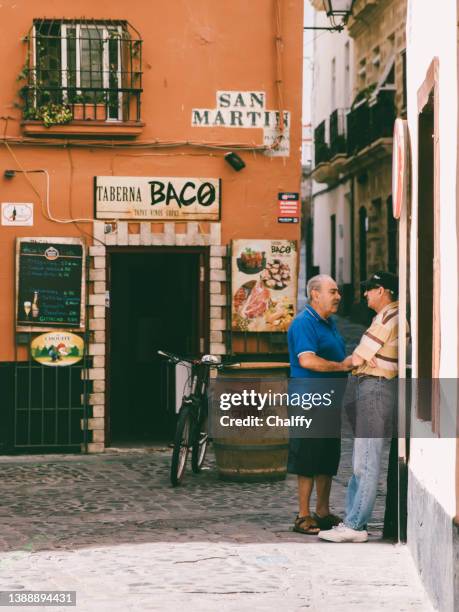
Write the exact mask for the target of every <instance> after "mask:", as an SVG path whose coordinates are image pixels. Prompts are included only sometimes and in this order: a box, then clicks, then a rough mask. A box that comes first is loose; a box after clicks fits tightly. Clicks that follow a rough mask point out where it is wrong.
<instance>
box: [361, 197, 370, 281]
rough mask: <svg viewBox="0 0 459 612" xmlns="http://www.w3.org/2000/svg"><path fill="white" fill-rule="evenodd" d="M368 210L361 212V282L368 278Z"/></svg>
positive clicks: (363, 208)
mask: <svg viewBox="0 0 459 612" xmlns="http://www.w3.org/2000/svg"><path fill="white" fill-rule="evenodd" d="M367 231H368V217H367V209H366V208H365V206H362V207H361V208H360V210H359V262H360V270H359V272H360V282H362V281H364V280H365V279H366V278H367Z"/></svg>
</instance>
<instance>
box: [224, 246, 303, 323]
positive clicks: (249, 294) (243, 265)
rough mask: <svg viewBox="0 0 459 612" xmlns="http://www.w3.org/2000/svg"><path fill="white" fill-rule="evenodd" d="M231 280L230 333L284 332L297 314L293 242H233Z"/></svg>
mask: <svg viewBox="0 0 459 612" xmlns="http://www.w3.org/2000/svg"><path fill="white" fill-rule="evenodd" d="M231 278H232V286H231V296H232V329H233V331H253V332H285V331H287V329H288V327H289V325H290V323H291V321H292V319H293V317H294V316H295V313H296V293H297V243H296V241H293V240H249V239H244V240H234V241H233V243H232V275H231Z"/></svg>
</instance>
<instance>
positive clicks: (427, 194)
mask: <svg viewBox="0 0 459 612" xmlns="http://www.w3.org/2000/svg"><path fill="white" fill-rule="evenodd" d="M418 132H419V136H418V211H419V212H418V219H419V222H418V278H417V285H418V319H417V325H418V329H417V338H418V356H417V357H418V364H417V365H418V378H422V379H426V380H429V379H431V378H432V372H433V359H432V358H433V354H432V353H433V348H432V346H433V318H434V229H435V214H434V212H435V209H434V199H435V194H434V179H435V176H434V173H435V166H434V164H435V150H434V96H433V94H432V95H431V96H430V98H429V101H428V103H427V105H426V106H425V107H424V109H423V111H422V112H421V113H420V115H419V123H418ZM428 387H429V388H428V389H427V391H426V392H425V393H424V392H423V393H422V397H419V400H420V401H419V402H418V404H417V410H418V418H420V419H423V420H426V421H430V420H431V419H432V397H431V388H430V385H429V386H428Z"/></svg>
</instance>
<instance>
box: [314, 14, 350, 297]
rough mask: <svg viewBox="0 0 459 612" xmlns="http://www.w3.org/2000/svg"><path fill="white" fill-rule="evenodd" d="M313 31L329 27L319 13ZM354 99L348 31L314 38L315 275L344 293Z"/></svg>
mask: <svg viewBox="0 0 459 612" xmlns="http://www.w3.org/2000/svg"><path fill="white" fill-rule="evenodd" d="M314 25H315V26H316V27H326V26H329V25H330V22H329V20H328V18H327V17H326V15H325V12H324V11H323V10H322V11H316V12H315V21H314ZM319 32H320V31H319ZM352 95H353V42H352V40H351V39H350V38H349V37H348V35H347V34H346V31H343V32H341V33H339V34H336V33H328V32H325V31H324V32H320V33H318V34H317V35H316V38H315V40H314V73H313V86H312V127H313V140H314V164H313V168H314V169H313V173H312V178H313V179H314V181H313V195H312V201H313V205H312V211H313V213H312V214H313V255H312V257H313V266H314V268H313V270H314V271H315V272H316V273H319V272H320V273H321V274H330V275H331V276H333V277H334V278H335V279H336V281H337V283H338V285H339V286H340V287H341V288H343V289H344V292H345V293H346V287H350V284H351V218H352V217H351V214H352V211H351V181H350V180H349V177H348V176H346V174H345V169H344V164H345V161H346V157H347V150H346V113H347V111H348V110H349V108H350V105H351V102H352Z"/></svg>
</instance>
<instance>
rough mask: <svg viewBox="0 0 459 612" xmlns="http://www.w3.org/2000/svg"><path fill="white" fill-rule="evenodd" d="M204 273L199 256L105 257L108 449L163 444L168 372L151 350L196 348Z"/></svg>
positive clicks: (170, 426)
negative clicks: (130, 444) (107, 311)
mask: <svg viewBox="0 0 459 612" xmlns="http://www.w3.org/2000/svg"><path fill="white" fill-rule="evenodd" d="M200 251H201V252H200ZM200 269H202V272H200ZM205 269H206V267H205V266H204V252H203V250H202V249H201V250H200V249H192V248H190V249H187V251H186V252H178V249H175V248H169V249H167V248H165V249H161V250H158V251H156V252H153V251H152V250H151V249H150V250H148V251H145V252H138V251H136V252H133V251H130V252H126V251H124V252H120V251H118V252H112V253H110V267H109V271H110V275H109V276H110V279H109V280H110V282H109V286H110V328H109V344H108V346H109V352H108V353H107V355H108V363H107V365H108V367H109V395H108V401H109V410H108V415H109V419H108V421H109V422H108V431H107V436H108V439H109V441H110V443H111V444H112V445H113V444H116V443H137V444H139V443H140V444H142V443H143V444H148V443H150V442H153V443H154V442H168V441H170V440H171V438H172V435H173V431H174V428H175V393H174V389H175V381H174V371H173V369H172V370H171V368H170V366H167V364H166V363H165V362H164V360H163V359H161V358H160V357H159V356H158V355H157V351H158V350H159V349H162V350H165V351H170V352H174V353H177V354H179V355H197V354H198V353H199V351H200V346H201V347H202V346H203V345H204V331H203V329H202V327H203V321H204V320H205V317H203V312H204V309H205V304H203V303H202V296H203V295H204V291H202V287H201V285H202V283H203V281H204V276H205Z"/></svg>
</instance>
